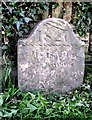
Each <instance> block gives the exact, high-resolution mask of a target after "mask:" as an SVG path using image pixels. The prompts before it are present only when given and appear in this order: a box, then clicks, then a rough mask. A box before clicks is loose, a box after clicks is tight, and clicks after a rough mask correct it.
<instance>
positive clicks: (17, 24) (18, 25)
mask: <svg viewBox="0 0 92 120" xmlns="http://www.w3.org/2000/svg"><path fill="white" fill-rule="evenodd" d="M16 27H17V30H19V27H20V22H19V21H17V22H16Z"/></svg>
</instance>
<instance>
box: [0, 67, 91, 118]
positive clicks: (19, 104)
mask: <svg viewBox="0 0 92 120" xmlns="http://www.w3.org/2000/svg"><path fill="white" fill-rule="evenodd" d="M10 73H11V67H10V66H9V65H7V66H6V68H5V77H4V81H3V93H1V94H0V106H1V108H0V109H1V111H0V118H1V120H74V119H75V120H92V111H91V109H92V102H91V99H92V91H91V82H92V74H91V73H92V69H91V68H90V67H88V66H87V67H86V68H85V77H84V83H83V85H81V86H80V87H79V88H78V89H75V90H74V91H72V92H69V93H68V94H66V95H58V94H44V93H42V92H26V93H23V92H21V91H20V90H19V89H18V88H15V87H14V85H13V84H12V83H11V81H12V79H11V77H10Z"/></svg>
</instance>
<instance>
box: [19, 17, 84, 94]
mask: <svg viewBox="0 0 92 120" xmlns="http://www.w3.org/2000/svg"><path fill="white" fill-rule="evenodd" d="M84 57H85V56H84V43H83V42H82V41H80V40H79V39H78V38H77V37H76V35H75V34H74V32H73V30H72V28H71V26H70V25H69V24H68V23H67V22H66V21H65V20H62V19H60V18H49V19H45V20H43V21H41V22H40V23H39V24H38V25H37V26H36V27H35V28H34V30H33V32H32V33H31V35H30V36H29V37H28V38H26V39H23V40H19V41H18V85H19V88H20V89H21V90H24V91H30V90H39V89H40V90H45V91H48V90H53V91H59V92H67V91H70V90H72V89H74V88H76V87H78V86H80V85H81V84H82V82H83V74H84Z"/></svg>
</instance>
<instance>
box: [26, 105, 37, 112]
mask: <svg viewBox="0 0 92 120" xmlns="http://www.w3.org/2000/svg"><path fill="white" fill-rule="evenodd" d="M27 107H28V108H30V110H31V112H33V111H35V110H36V109H37V107H35V106H34V105H32V104H30V103H28V104H27Z"/></svg>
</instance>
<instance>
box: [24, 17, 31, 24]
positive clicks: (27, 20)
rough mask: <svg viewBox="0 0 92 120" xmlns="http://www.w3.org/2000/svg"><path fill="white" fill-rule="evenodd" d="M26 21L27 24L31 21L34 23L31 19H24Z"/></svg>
mask: <svg viewBox="0 0 92 120" xmlns="http://www.w3.org/2000/svg"><path fill="white" fill-rule="evenodd" d="M24 20H25V22H26V23H28V22H29V21H32V19H31V18H29V17H24Z"/></svg>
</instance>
